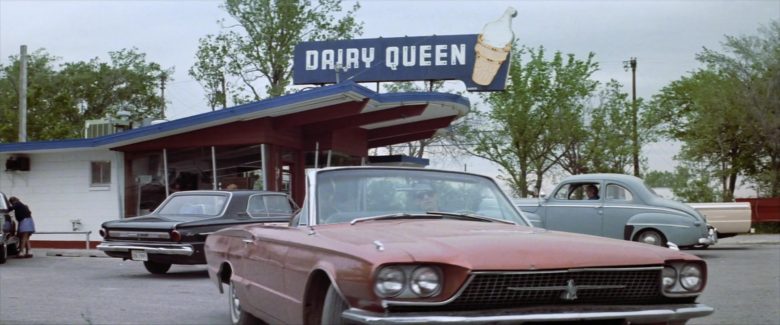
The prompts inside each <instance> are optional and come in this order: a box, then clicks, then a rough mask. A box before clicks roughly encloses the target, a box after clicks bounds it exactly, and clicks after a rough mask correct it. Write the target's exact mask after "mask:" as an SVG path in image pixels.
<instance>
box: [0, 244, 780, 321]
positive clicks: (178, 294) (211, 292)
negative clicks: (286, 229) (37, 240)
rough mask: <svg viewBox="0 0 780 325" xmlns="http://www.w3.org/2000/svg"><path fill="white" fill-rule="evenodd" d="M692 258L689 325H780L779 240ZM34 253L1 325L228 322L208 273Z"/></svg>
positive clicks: (13, 269) (10, 272)
mask: <svg viewBox="0 0 780 325" xmlns="http://www.w3.org/2000/svg"><path fill="white" fill-rule="evenodd" d="M688 252H690V253H693V254H696V255H699V256H701V257H702V258H704V259H706V260H707V263H708V265H709V273H710V274H709V275H710V277H709V283H708V286H707V289H706V290H705V293H704V294H703V295H702V296H701V297H700V298H699V301H700V302H702V303H705V304H707V305H710V306H712V307H715V310H716V311H715V313H714V314H713V315H711V316H709V317H705V318H700V319H694V320H692V321H691V322H690V323H689V324H775V325H776V324H780V322H779V321H778V320H779V319H780V310H778V308H777V306H780V235H750V236H738V237H735V238H728V239H724V240H722V241H721V242H720V243H718V245H715V246H713V247H711V248H710V249H707V250H692V251H688ZM34 254H35V257H34V258H31V259H11V260H9V261H8V262H7V263H6V264H3V265H0V324H228V323H229V320H228V312H227V302H226V300H225V299H226V298H225V296H224V295H220V294H219V293H218V292H217V289H216V286H215V285H214V284H213V283H211V282H210V281H209V279H208V275H207V273H206V271H205V267H204V266H174V267H173V268H172V269H171V272H170V274H167V275H165V276H155V275H151V274H149V273H147V272H146V270H145V269H144V267H143V265H142V264H141V263H139V262H132V261H124V262H123V261H120V260H119V259H113V258H104V256H105V255H103V254H102V252H99V251H85V250H34ZM90 256H94V257H90ZM101 257H102V258H101Z"/></svg>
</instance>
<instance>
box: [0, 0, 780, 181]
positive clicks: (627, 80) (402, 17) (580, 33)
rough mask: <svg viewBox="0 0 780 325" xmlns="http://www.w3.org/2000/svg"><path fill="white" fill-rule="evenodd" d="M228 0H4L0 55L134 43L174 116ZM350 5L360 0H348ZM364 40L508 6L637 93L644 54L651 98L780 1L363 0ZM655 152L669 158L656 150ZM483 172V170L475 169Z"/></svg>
mask: <svg viewBox="0 0 780 325" xmlns="http://www.w3.org/2000/svg"><path fill="white" fill-rule="evenodd" d="M220 3H221V1H210V0H203V1H188V0H177V1H129V0H122V1H119V0H117V1H67V0H59V1H15V0H0V62H1V63H3V64H7V63H8V56H9V55H16V54H18V53H19V46H20V45H22V44H26V45H27V46H28V51H29V52H32V51H35V50H36V49H40V48H44V49H46V51H47V52H48V53H50V54H53V55H55V56H58V57H60V58H62V61H61V62H72V61H86V60H89V59H91V58H94V57H100V58H102V59H104V60H105V59H106V58H107V53H108V52H109V51H115V50H119V49H123V48H131V47H136V48H138V49H139V51H140V52H143V53H146V54H147V59H148V60H149V61H153V62H157V63H160V64H161V65H162V66H163V67H166V68H168V67H175V74H174V80H173V81H172V82H171V83H169V84H168V87H167V88H166V99H167V100H168V111H167V113H168V116H169V117H170V118H180V117H184V116H189V115H193V114H198V113H203V112H207V111H209V110H210V108H209V107H208V105H207V104H206V102H205V100H204V99H203V92H202V90H201V88H200V86H199V85H198V83H197V82H196V81H195V80H194V79H192V78H191V77H189V76H188V75H187V70H188V69H189V68H190V67H191V66H192V64H193V63H194V54H195V51H196V50H197V46H198V40H199V39H200V38H201V37H204V36H206V35H208V34H217V33H218V32H219V31H220V28H221V27H220V25H219V24H218V23H217V21H218V20H219V19H222V18H227V15H226V14H225V12H224V11H223V10H222V9H220V8H219V5H220ZM343 3H344V6H345V7H349V6H351V5H352V4H353V3H354V1H344V2H343ZM360 4H361V8H360V9H359V10H358V12H357V20H358V21H362V22H363V23H364V33H363V35H362V36H360V38H375V37H380V36H382V37H398V36H404V35H407V36H426V35H434V34H436V35H451V34H477V33H479V32H480V30H481V29H482V27H483V26H484V24H485V23H487V22H490V21H492V20H495V19H497V18H498V17H500V16H501V14H502V13H503V12H504V10H505V9H506V8H507V7H508V6H512V7H514V8H515V9H517V11H518V15H517V17H516V18H515V19H514V21H513V29H514V31H515V37H516V38H517V39H518V40H519V42H520V44H523V45H527V46H532V47H538V46H544V47H545V48H546V49H547V50H548V51H549V52H552V51H561V52H564V53H574V54H575V55H576V56H577V57H578V58H584V57H585V55H587V53H588V52H594V53H595V54H596V60H597V61H598V62H599V65H600V70H599V71H598V72H597V73H596V75H595V77H596V78H597V79H599V80H602V81H607V80H609V79H616V80H618V81H620V82H621V83H623V84H624V85H625V86H626V87H627V88H626V92H630V84H631V73H630V71H628V72H627V71H626V70H624V68H623V64H624V61H626V60H628V59H629V58H631V57H636V58H637V62H638V64H637V66H638V67H637V96H639V97H644V98H649V97H650V96H652V95H653V94H655V93H656V92H657V91H658V90H659V89H660V88H661V87H663V86H664V85H666V84H668V83H669V82H670V81H672V80H676V79H679V78H680V77H681V76H683V75H685V74H686V73H688V72H690V71H693V70H694V69H696V68H698V67H699V64H698V63H697V61H696V60H695V54H696V53H698V52H700V51H701V50H702V48H703V47H707V48H712V49H720V43H721V42H722V41H723V40H724V36H725V35H733V36H740V35H751V34H756V31H757V29H758V28H759V27H760V26H761V25H767V24H768V23H769V22H770V21H771V20H779V19H780V0H760V1H390V0H385V1H377V0H368V1H360ZM645 153H646V154H647V155H649V156H653V157H654V158H652V159H651V161H650V163H651V166H650V167H651V168H652V169H662V170H663V169H669V168H671V166H672V165H673V162H672V160H671V158H670V156H671V155H673V154H674V152H671V150H670V149H668V148H667V147H664V146H661V147H658V146H654V147H648V148H646V149H645ZM655 157H661V158H660V159H659V158H655ZM476 171H478V172H479V170H476Z"/></svg>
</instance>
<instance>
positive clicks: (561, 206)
mask: <svg viewBox="0 0 780 325" xmlns="http://www.w3.org/2000/svg"><path fill="white" fill-rule="evenodd" d="M547 207H548V208H601V207H604V205H601V204H548V205H547Z"/></svg>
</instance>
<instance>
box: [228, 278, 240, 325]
mask: <svg viewBox="0 0 780 325" xmlns="http://www.w3.org/2000/svg"><path fill="white" fill-rule="evenodd" d="M229 291H230V293H229V294H230V296H229V299H230V320H232V321H233V324H238V320H239V318H240V317H241V301H239V300H238V296H237V295H236V289H235V287H234V286H233V282H230V290H229Z"/></svg>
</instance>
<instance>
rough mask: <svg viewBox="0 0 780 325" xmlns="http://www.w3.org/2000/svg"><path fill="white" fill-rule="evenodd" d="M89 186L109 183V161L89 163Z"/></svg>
mask: <svg viewBox="0 0 780 325" xmlns="http://www.w3.org/2000/svg"><path fill="white" fill-rule="evenodd" d="M91 176H92V178H91V182H90V185H91V186H108V185H111V162H110V161H93V162H92V163H91Z"/></svg>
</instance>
